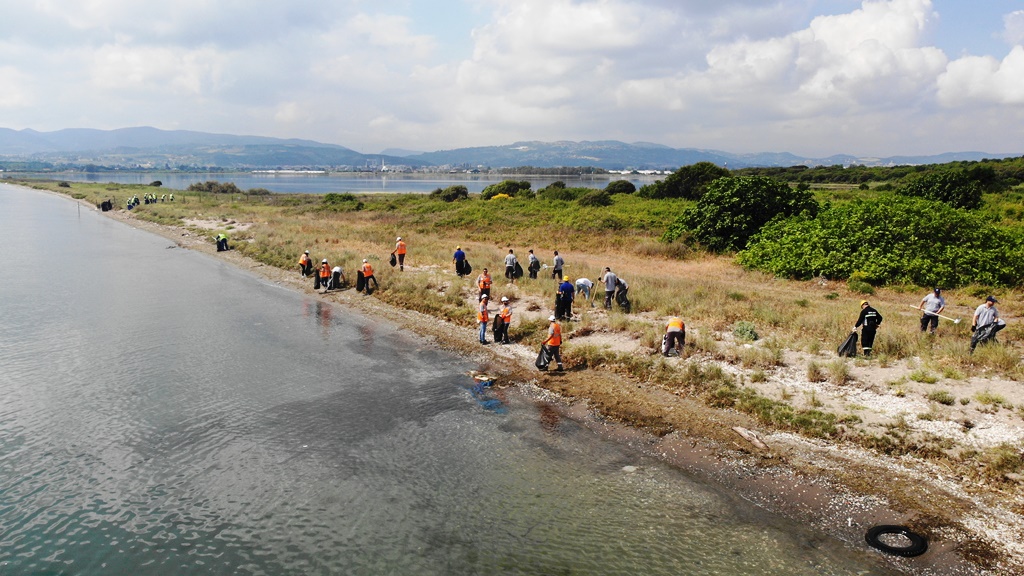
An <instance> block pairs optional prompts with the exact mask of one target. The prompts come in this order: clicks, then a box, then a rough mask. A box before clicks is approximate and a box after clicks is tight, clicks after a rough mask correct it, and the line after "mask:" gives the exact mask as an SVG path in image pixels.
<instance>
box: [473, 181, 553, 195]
mask: <svg viewBox="0 0 1024 576" xmlns="http://www.w3.org/2000/svg"><path fill="white" fill-rule="evenodd" d="M563 185H564V184H563ZM498 194H506V195H508V196H511V197H512V198H515V197H516V196H520V197H529V196H532V195H533V194H532V191H531V190H530V183H529V182H527V181H526V180H522V181H516V180H503V181H501V182H498V183H497V184H491V185H490V186H488V187H486V188H484V190H483V192H481V193H480V197H481V198H483V199H484V200H490V199H491V198H492V197H493V196H497V195H498Z"/></svg>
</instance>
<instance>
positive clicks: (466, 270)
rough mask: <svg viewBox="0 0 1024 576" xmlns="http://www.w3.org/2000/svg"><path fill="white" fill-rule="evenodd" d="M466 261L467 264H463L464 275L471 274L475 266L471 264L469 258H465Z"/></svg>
mask: <svg viewBox="0 0 1024 576" xmlns="http://www.w3.org/2000/svg"><path fill="white" fill-rule="evenodd" d="M464 262H465V265H463V267H462V273H463V274H464V275H466V276H469V275H470V274H472V273H473V267H472V266H470V264H469V258H466V259H465V260H464Z"/></svg>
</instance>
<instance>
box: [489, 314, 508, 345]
mask: <svg viewBox="0 0 1024 576" xmlns="http://www.w3.org/2000/svg"><path fill="white" fill-rule="evenodd" d="M504 328H505V321H504V320H502V318H501V316H498V315H495V316H494V322H492V323H491V333H492V334H493V335H494V341H495V342H498V341H500V340H501V335H502V333H503V330H504Z"/></svg>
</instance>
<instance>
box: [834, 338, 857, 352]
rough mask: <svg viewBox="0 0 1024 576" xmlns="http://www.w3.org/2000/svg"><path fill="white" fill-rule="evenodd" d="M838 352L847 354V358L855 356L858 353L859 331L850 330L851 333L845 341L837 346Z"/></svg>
mask: <svg viewBox="0 0 1024 576" xmlns="http://www.w3.org/2000/svg"><path fill="white" fill-rule="evenodd" d="M836 354H839V355H840V356H845V357H846V358H853V357H854V356H856V355H857V333H856V332H850V335H849V336H847V337H846V340H843V343H842V344H840V345H839V348H836Z"/></svg>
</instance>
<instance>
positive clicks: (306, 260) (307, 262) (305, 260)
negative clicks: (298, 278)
mask: <svg viewBox="0 0 1024 576" xmlns="http://www.w3.org/2000/svg"><path fill="white" fill-rule="evenodd" d="M299 272H301V273H302V277H303V278H305V277H306V276H309V275H310V274H312V273H313V259H312V258H310V257H309V250H306V251H305V252H304V253H303V254H302V256H299Z"/></svg>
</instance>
